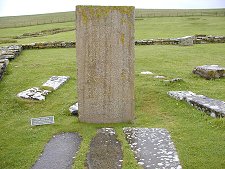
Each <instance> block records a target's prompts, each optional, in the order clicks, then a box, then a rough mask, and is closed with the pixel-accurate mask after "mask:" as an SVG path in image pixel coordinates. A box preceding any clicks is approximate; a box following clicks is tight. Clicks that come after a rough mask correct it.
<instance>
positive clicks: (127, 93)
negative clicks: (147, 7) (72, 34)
mask: <svg viewBox="0 0 225 169" xmlns="http://www.w3.org/2000/svg"><path fill="white" fill-rule="evenodd" d="M76 56H77V68H78V74H77V76H78V88H77V91H78V102H79V120H80V121H82V122H90V123H117V122H129V121H131V120H133V119H134V7H115V6H114V7H113V6H110V7H106V6H77V8H76Z"/></svg>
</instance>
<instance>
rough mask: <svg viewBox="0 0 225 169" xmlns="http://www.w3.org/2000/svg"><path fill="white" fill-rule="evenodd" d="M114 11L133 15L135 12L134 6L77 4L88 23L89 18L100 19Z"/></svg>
mask: <svg viewBox="0 0 225 169" xmlns="http://www.w3.org/2000/svg"><path fill="white" fill-rule="evenodd" d="M112 11H119V12H120V13H121V14H124V15H127V16H129V17H130V16H131V15H132V14H133V12H134V7H132V6H77V12H80V13H81V14H82V15H81V16H82V21H83V22H84V23H87V22H88V21H89V19H96V18H97V19H100V18H105V17H107V16H108V15H109V14H110V13H112Z"/></svg>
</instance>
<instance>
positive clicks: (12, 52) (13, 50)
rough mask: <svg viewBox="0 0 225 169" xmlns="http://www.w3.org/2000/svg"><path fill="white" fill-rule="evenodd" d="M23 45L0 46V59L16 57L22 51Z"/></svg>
mask: <svg viewBox="0 0 225 169" xmlns="http://www.w3.org/2000/svg"><path fill="white" fill-rule="evenodd" d="M22 49H23V48H22V46H21V45H12V46H5V47H0V59H9V60H10V59H15V58H16V57H17V56H19V55H20V53H21V52H22Z"/></svg>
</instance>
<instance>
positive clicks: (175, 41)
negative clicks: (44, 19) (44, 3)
mask: <svg viewBox="0 0 225 169" xmlns="http://www.w3.org/2000/svg"><path fill="white" fill-rule="evenodd" d="M192 37H193V44H208V43H225V36H211V35H209V36H207V35H195V36H192ZM182 39H183V38H167V39H144V40H136V41H135V45H180V44H181V40H182ZM21 46H22V47H23V49H45V48H75V47H76V42H75V41H69V42H65V41H54V42H34V43H30V44H23V45H21Z"/></svg>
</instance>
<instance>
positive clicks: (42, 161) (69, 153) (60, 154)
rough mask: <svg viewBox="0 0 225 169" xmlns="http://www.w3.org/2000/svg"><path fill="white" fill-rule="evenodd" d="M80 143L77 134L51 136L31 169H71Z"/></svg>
mask: <svg viewBox="0 0 225 169" xmlns="http://www.w3.org/2000/svg"><path fill="white" fill-rule="evenodd" d="M80 143H81V137H80V136H79V135H78V134H77V133H62V134H58V135H55V136H53V138H52V139H51V140H50V141H49V142H48V143H47V145H46V146H45V149H44V151H43V153H42V155H41V156H40V157H39V159H38V160H37V161H36V163H35V164H34V165H33V167H32V169H71V168H72V165H73V162H74V159H75V156H76V153H77V151H78V150H79V146H80Z"/></svg>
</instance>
